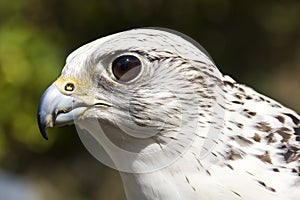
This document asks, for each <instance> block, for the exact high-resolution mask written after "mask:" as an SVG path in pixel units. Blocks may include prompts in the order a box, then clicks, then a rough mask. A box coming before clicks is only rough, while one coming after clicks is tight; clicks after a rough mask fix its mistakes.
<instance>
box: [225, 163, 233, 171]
mask: <svg viewBox="0 0 300 200" xmlns="http://www.w3.org/2000/svg"><path fill="white" fill-rule="evenodd" d="M225 165H226V166H227V167H228V168H229V169H231V170H233V167H232V166H231V165H230V164H228V163H225Z"/></svg>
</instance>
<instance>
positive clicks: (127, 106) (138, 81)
mask: <svg viewBox="0 0 300 200" xmlns="http://www.w3.org/2000/svg"><path fill="white" fill-rule="evenodd" d="M82 122H85V123H82ZM95 122H97V123H98V125H99V127H98V128H97V126H95V124H97V123H95ZM38 123H39V128H40V131H41V133H42V135H43V136H44V137H45V138H47V134H46V128H48V127H56V126H63V125H66V124H72V123H75V125H76V124H79V125H80V127H81V129H80V127H79V129H78V130H79V132H80V131H82V130H85V131H86V132H87V133H90V135H92V137H90V139H89V140H88V142H85V145H86V146H88V148H89V147H90V146H93V147H90V149H93V148H94V147H95V146H97V144H98V145H99V146H101V147H102V149H103V151H106V154H105V155H106V156H107V157H109V159H111V160H110V162H111V163H114V164H115V165H114V166H113V167H115V168H116V169H118V170H120V174H121V177H122V181H123V183H124V188H125V193H126V196H127V198H128V199H134V200H142V199H147V200H150V199H151V200H152V199H161V200H167V199H168V200H169V199H172V200H176V199H190V200H219V199H226V200H241V199H243V200H256V199H265V200H296V199H299V197H300V142H299V141H300V117H299V115H298V114H297V113H296V112H294V111H293V110H291V109H289V108H286V107H284V106H283V105H281V104H280V103H278V102H276V101H274V100H272V99H270V98H268V97H266V96H264V95H262V94H259V93H258V92H256V91H255V90H253V89H251V88H250V87H247V86H245V85H242V84H239V83H237V82H236V81H234V80H233V79H232V78H230V77H229V76H227V75H223V74H222V73H221V72H220V71H219V70H218V68H217V67H216V65H215V63H214V62H213V61H212V59H211V57H210V56H209V55H208V53H207V52H206V51H205V50H204V49H203V48H202V47H201V46H200V45H198V44H197V43H196V42H195V41H193V40H192V39H191V38H189V37H187V36H185V35H183V34H180V33H177V32H175V31H170V30H166V29H155V28H141V29H133V30H129V31H124V32H120V33H116V34H113V35H110V36H107V37H103V38H100V39H98V40H95V41H93V42H90V43H88V44H86V45H84V46H82V47H80V48H79V49H77V50H75V51H74V52H73V53H71V54H70V55H69V56H68V58H67V60H66V64H65V66H64V68H63V70H62V73H61V75H60V76H59V78H58V79H57V80H56V81H55V82H54V83H53V84H52V85H51V86H50V87H49V88H48V89H47V90H46V91H45V93H44V94H43V96H42V98H41V102H40V105H39V109H38ZM98 129H99V130H98ZM100 129H102V130H101V131H100ZM97 131H99V134H98V132H97ZM100 132H101V133H104V134H102V135H101V136H99V135H100ZM85 134H86V133H85ZM91 138H92V139H91ZM93 138H94V140H93ZM95 144H96V145H95ZM95 148H98V147H95ZM95 152H96V153H95ZM95 152H94V153H95V154H98V153H99V150H96V151H95ZM96 157H97V155H96ZM100 157H101V156H100ZM99 159H100V160H101V158H99ZM105 159H107V158H105ZM105 159H103V160H105ZM104 162H106V161H104ZM108 165H110V164H108Z"/></svg>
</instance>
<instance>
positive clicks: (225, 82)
mask: <svg viewBox="0 0 300 200" xmlns="http://www.w3.org/2000/svg"><path fill="white" fill-rule="evenodd" d="M223 83H224V85H226V86H227V85H228V86H230V87H232V88H233V87H234V84H233V83H232V82H229V81H223Z"/></svg>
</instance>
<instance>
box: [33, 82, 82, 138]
mask: <svg viewBox="0 0 300 200" xmlns="http://www.w3.org/2000/svg"><path fill="white" fill-rule="evenodd" d="M86 109H87V106H86V104H84V103H83V102H82V101H81V100H79V99H77V98H74V97H72V96H67V95H64V94H62V93H61V92H60V91H59V90H58V88H57V87H56V85H55V83H53V84H52V85H51V86H50V87H48V88H47V90H46V91H45V92H44V94H43V95H42V97H41V100H40V104H39V108H38V125H39V129H40V132H41V134H42V136H43V137H44V138H45V139H46V140H48V136H47V132H46V129H47V128H48V127H57V126H64V125H69V124H73V122H74V120H75V119H77V118H79V116H80V115H81V113H82V112H84V111H85V110H86Z"/></svg>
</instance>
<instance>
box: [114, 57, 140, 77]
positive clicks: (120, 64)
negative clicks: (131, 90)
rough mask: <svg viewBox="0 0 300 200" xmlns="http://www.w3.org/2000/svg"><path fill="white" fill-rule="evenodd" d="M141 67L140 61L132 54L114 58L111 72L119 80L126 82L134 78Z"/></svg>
mask: <svg viewBox="0 0 300 200" xmlns="http://www.w3.org/2000/svg"><path fill="white" fill-rule="evenodd" d="M141 68H142V64H141V61H140V60H139V59H138V58H137V57H135V56H132V55H124V56H120V57H118V58H116V59H115V60H114V61H113V63H112V72H113V75H114V76H115V78H116V79H117V80H118V81H120V82H128V81H130V80H133V79H134V78H136V77H137V76H138V75H139V73H140V71H141Z"/></svg>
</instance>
